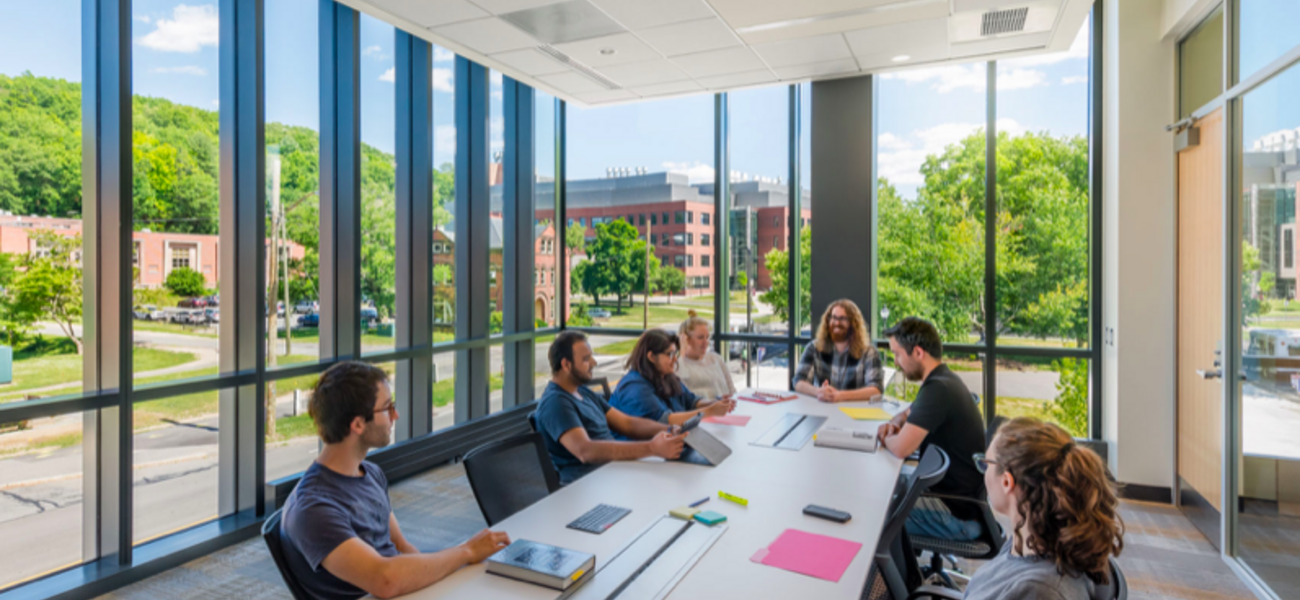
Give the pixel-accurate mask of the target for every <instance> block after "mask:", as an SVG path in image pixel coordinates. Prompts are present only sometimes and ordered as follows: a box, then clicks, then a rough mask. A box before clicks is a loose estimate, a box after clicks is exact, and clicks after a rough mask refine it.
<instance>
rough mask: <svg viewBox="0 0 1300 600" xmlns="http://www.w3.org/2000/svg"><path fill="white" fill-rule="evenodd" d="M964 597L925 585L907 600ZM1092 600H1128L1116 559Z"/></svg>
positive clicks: (956, 598) (958, 598)
mask: <svg viewBox="0 0 1300 600" xmlns="http://www.w3.org/2000/svg"><path fill="white" fill-rule="evenodd" d="M962 595H963V592H959V591H957V590H954V589H951V588H946V587H940V586H937V585H925V586H921V587H919V588H917V589H916V591H914V592H912V594H911V595H910V596H908V597H907V600H961V598H962ZM1092 600H1128V580H1126V579H1124V572H1123V571H1121V570H1120V568H1119V562H1117V561H1116V560H1115V557H1113V556H1112V557H1110V581H1109V582H1107V583H1106V585H1099V586H1097V587H1096V588H1094V589H1093V593H1092Z"/></svg>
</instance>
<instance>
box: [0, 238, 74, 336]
mask: <svg viewBox="0 0 1300 600" xmlns="http://www.w3.org/2000/svg"><path fill="white" fill-rule="evenodd" d="M31 235H32V240H33V241H34V242H35V243H36V247H37V248H39V249H40V252H37V253H33V254H29V255H27V256H25V257H23V259H22V266H23V268H24V269H25V270H24V271H23V273H22V275H21V276H19V277H15V278H14V280H13V282H12V284H11V285H10V286H9V288H8V292H7V295H8V300H7V304H9V306H10V308H9V309H8V310H11V311H13V313H12V314H15V315H21V316H22V318H24V319H30V320H29V321H27V322H28V323H31V322H35V321H38V320H39V321H50V322H53V323H55V324H56V325H58V326H59V329H60V330H62V331H63V334H64V335H65V336H67V337H68V339H70V340H72V342H73V343H74V344H76V345H77V354H81V352H82V342H81V336H80V335H79V334H78V333H77V331H76V326H77V325H79V324H80V323H81V300H82V288H81V283H82V279H81V263H80V260H81V259H80V256H79V254H80V252H81V235H80V234H78V235H75V236H65V235H59V234H57V233H54V232H50V231H32V233H31Z"/></svg>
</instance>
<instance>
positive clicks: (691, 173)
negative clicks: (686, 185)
mask: <svg viewBox="0 0 1300 600" xmlns="http://www.w3.org/2000/svg"><path fill="white" fill-rule="evenodd" d="M660 166H662V167H663V168H665V169H667V170H668V172H669V173H680V174H682V175H685V176H686V177H687V179H689V180H690V182H691V183H708V182H710V181H713V166H712V165H706V164H704V163H702V162H699V161H695V162H690V163H685V162H671V161H664V162H663V164H662V165H660Z"/></svg>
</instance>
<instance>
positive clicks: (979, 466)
mask: <svg viewBox="0 0 1300 600" xmlns="http://www.w3.org/2000/svg"><path fill="white" fill-rule="evenodd" d="M971 458H973V459H975V469H976V470H978V471H979V472H980V473H987V472H988V470H989V465H996V464H998V463H997V462H996V461H992V460H989V459H988V458H985V454H984V453H983V452H976V453H975V454H972V455H971Z"/></svg>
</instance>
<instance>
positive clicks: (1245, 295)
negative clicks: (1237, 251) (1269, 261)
mask: <svg viewBox="0 0 1300 600" xmlns="http://www.w3.org/2000/svg"><path fill="white" fill-rule="evenodd" d="M1262 266H1263V263H1262V262H1261V261H1260V259H1259V249H1258V248H1256V247H1254V246H1252V245H1250V244H1249V243H1247V242H1244V241H1243V242H1242V243H1241V319H1242V326H1245V325H1246V324H1247V323H1248V322H1249V321H1250V319H1252V318H1254V317H1258V316H1262V315H1266V314H1268V312H1269V310H1271V309H1272V305H1271V304H1270V303H1269V302H1268V301H1267V300H1266V299H1267V298H1268V296H1269V293H1270V292H1272V291H1273V287H1274V286H1275V285H1277V280H1276V276H1275V275H1274V274H1273V273H1272V272H1271V271H1269V272H1261V269H1262Z"/></svg>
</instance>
